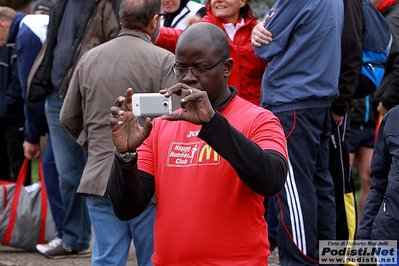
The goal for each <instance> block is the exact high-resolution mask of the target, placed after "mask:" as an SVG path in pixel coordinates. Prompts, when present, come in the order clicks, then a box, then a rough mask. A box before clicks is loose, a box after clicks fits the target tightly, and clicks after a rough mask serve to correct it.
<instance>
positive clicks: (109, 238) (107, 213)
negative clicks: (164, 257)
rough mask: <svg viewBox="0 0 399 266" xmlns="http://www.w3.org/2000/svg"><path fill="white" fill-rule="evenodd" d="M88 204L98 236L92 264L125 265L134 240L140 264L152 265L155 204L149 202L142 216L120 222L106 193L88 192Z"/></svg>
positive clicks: (103, 265) (96, 236)
mask: <svg viewBox="0 0 399 266" xmlns="http://www.w3.org/2000/svg"><path fill="white" fill-rule="evenodd" d="M87 206H88V209H89V214H90V218H91V221H92V224H93V229H94V235H95V237H94V247H93V252H92V256H91V261H92V265H93V266H97V265H98V266H106V265H110V266H113V265H126V261H127V258H128V254H129V248H130V243H131V241H132V239H133V243H134V246H135V249H136V256H137V261H138V266H152V262H151V256H152V254H153V253H154V247H153V245H154V236H153V227H154V217H155V204H154V203H150V204H148V207H147V208H146V209H145V210H144V212H143V213H142V214H141V215H140V216H138V217H136V218H134V219H133V220H129V221H121V220H119V219H118V218H117V217H116V216H115V214H114V212H113V210H112V205H111V201H110V199H109V198H108V194H107V193H106V194H105V195H104V196H97V195H88V196H87Z"/></svg>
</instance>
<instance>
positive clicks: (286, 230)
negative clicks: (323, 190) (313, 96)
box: [276, 108, 335, 266]
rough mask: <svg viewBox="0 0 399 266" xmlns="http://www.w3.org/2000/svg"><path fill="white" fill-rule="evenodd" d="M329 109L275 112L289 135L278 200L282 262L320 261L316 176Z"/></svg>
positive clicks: (315, 262)
mask: <svg viewBox="0 0 399 266" xmlns="http://www.w3.org/2000/svg"><path fill="white" fill-rule="evenodd" d="M326 113H327V111H326V109H325V108H320V109H312V110H299V111H288V112H280V113H276V115H277V117H278V118H279V119H280V122H281V124H282V126H283V128H284V132H285V134H286V136H287V148H288V155H289V160H290V162H289V172H288V176H287V181H286V184H285V186H284V188H283V189H282V190H281V192H279V193H278V194H277V201H276V202H277V206H276V211H277V218H278V222H279V226H278V243H277V244H278V250H279V256H280V263H281V265H287V266H288V265H289V266H293V265H317V264H318V261H317V260H318V240H319V239H318V238H319V236H318V222H319V214H318V211H319V208H318V200H319V199H318V194H317V190H316V187H315V185H314V178H315V174H316V167H317V160H318V159H319V157H318V156H319V154H318V147H319V145H320V138H321V136H322V134H323V125H324V120H325V115H326ZM327 152H328V149H327ZM327 158H328V157H326V158H325V160H327ZM327 161H328V160H327ZM330 189H332V184H331V188H330ZM326 207H328V206H326ZM329 211H330V212H331V213H334V212H335V209H332V210H331V209H329ZM329 217H330V215H329ZM326 218H327V217H326ZM330 222H332V223H333V225H334V226H335V224H334V221H330Z"/></svg>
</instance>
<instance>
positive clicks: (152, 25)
mask: <svg viewBox="0 0 399 266" xmlns="http://www.w3.org/2000/svg"><path fill="white" fill-rule="evenodd" d="M158 21H159V15H158V14H155V15H154V16H153V17H152V19H151V20H150V29H151V32H153V31H154V30H155V29H156V28H157V25H158Z"/></svg>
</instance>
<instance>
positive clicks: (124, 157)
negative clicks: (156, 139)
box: [114, 147, 137, 163]
mask: <svg viewBox="0 0 399 266" xmlns="http://www.w3.org/2000/svg"><path fill="white" fill-rule="evenodd" d="M114 151H115V155H116V157H118V158H119V160H121V161H122V162H124V163H130V162H131V161H133V160H134V159H136V158H137V152H136V151H126V152H122V153H120V152H119V151H118V150H117V149H116V147H115V149H114Z"/></svg>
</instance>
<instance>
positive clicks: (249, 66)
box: [155, 8, 267, 106]
mask: <svg viewBox="0 0 399 266" xmlns="http://www.w3.org/2000/svg"><path fill="white" fill-rule="evenodd" d="M199 21H200V22H209V23H212V24H214V25H216V26H218V27H219V28H221V29H222V30H223V31H224V32H226V31H225V29H224V27H223V24H222V23H223V22H222V21H221V20H220V19H218V18H217V17H216V16H215V15H214V14H213V13H212V11H211V10H210V8H208V9H207V15H206V16H204V17H203V18H202V19H200V20H199ZM257 23H258V21H257V20H256V18H255V17H247V18H246V19H245V24H244V25H243V26H242V27H241V28H239V29H238V31H237V33H236V34H235V36H234V41H232V40H231V39H230V38H228V40H229V45H230V57H231V58H233V60H234V65H233V71H232V73H231V74H230V76H229V80H228V84H229V86H234V87H236V88H237V90H238V95H239V96H241V97H242V98H244V99H245V100H247V101H250V102H252V103H254V104H256V105H258V106H259V104H260V88H261V83H262V75H263V72H264V71H265V69H266V66H267V62H266V61H263V60H261V59H260V58H259V57H258V56H256V55H255V53H254V48H253V47H252V44H251V32H252V29H253V27H255V25H256V24H257ZM181 33H182V30H177V29H174V28H168V27H161V29H160V35H159V37H158V39H157V41H156V42H155V44H156V45H158V46H161V47H163V48H165V49H167V50H169V51H171V52H172V53H174V52H175V48H176V43H177V39H178V37H179V36H180V34H181ZM226 35H227V33H226Z"/></svg>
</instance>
